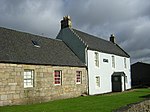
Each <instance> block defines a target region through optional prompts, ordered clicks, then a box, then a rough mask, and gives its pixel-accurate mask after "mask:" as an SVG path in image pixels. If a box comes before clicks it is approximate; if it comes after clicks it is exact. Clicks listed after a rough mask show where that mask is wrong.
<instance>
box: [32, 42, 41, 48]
mask: <svg viewBox="0 0 150 112" xmlns="http://www.w3.org/2000/svg"><path fill="white" fill-rule="evenodd" d="M32 44H33V45H34V46H35V47H40V45H39V44H38V42H37V41H35V40H32Z"/></svg>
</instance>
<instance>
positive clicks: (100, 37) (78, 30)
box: [73, 28, 111, 43]
mask: <svg viewBox="0 0 150 112" xmlns="http://www.w3.org/2000/svg"><path fill="white" fill-rule="evenodd" d="M73 30H77V29H75V28H73ZM77 31H79V32H81V33H85V34H87V35H90V36H92V37H95V38H97V39H101V40H103V41H107V42H110V41H108V40H106V39H103V38H101V37H98V36H96V35H92V34H89V33H87V32H84V31H80V30H77ZM110 43H111V42H110Z"/></svg>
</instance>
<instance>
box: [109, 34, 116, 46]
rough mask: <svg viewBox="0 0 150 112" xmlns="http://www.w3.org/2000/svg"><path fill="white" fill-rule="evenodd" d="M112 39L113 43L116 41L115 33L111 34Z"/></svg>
mask: <svg viewBox="0 0 150 112" xmlns="http://www.w3.org/2000/svg"><path fill="white" fill-rule="evenodd" d="M110 41H111V42H112V43H114V44H115V43H116V40H115V35H114V34H111V36H110Z"/></svg>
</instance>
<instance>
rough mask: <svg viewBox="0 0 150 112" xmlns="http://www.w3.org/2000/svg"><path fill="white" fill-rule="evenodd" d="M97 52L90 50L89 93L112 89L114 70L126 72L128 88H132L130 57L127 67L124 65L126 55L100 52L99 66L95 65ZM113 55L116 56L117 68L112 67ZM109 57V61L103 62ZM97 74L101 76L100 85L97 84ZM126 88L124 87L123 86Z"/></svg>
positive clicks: (127, 59) (127, 60)
mask: <svg viewBox="0 0 150 112" xmlns="http://www.w3.org/2000/svg"><path fill="white" fill-rule="evenodd" d="M95 52H96V51H93V50H88V51H87V54H88V75H89V94H90V95H94V94H101V93H107V92H111V91H112V83H111V76H112V74H113V73H114V72H124V73H125V74H126V76H127V83H126V89H130V88H131V77H130V58H126V62H127V68H125V67H124V57H121V56H117V55H113V54H106V53H102V52H98V53H99V67H97V66H95V61H94V60H95ZM112 56H115V68H113V67H112ZM103 59H108V62H103ZM96 76H99V77H100V87H97V86H96ZM123 89H124V88H123Z"/></svg>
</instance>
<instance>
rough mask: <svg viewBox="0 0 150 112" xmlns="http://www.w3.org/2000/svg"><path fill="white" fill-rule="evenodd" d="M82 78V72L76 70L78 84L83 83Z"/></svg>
mask: <svg viewBox="0 0 150 112" xmlns="http://www.w3.org/2000/svg"><path fill="white" fill-rule="evenodd" d="M81 80H82V72H81V71H76V84H81V82H82V81H81Z"/></svg>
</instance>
